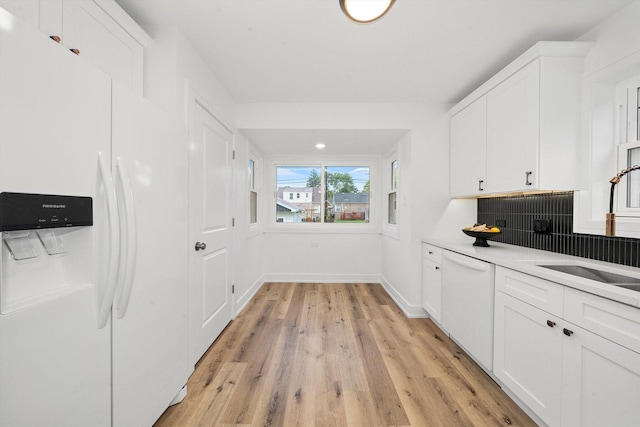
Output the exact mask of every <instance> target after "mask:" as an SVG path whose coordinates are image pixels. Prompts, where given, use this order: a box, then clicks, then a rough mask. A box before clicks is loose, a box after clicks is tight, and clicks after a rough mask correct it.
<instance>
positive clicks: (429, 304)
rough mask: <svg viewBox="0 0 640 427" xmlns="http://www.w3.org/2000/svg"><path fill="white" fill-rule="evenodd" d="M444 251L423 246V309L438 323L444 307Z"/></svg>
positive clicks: (435, 247) (431, 246) (434, 247)
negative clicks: (442, 266) (442, 264)
mask: <svg viewBox="0 0 640 427" xmlns="http://www.w3.org/2000/svg"><path fill="white" fill-rule="evenodd" d="M441 263H442V249H441V248H439V247H437V246H433V245H429V244H426V243H425V244H423V245H422V308H424V309H425V311H426V312H427V313H429V316H430V317H431V319H433V320H435V321H436V322H438V323H441V322H442V319H441V306H442V269H441Z"/></svg>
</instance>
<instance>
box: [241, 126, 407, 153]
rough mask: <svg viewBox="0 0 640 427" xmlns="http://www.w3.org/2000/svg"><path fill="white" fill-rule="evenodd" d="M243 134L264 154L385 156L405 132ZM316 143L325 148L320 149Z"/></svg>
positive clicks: (265, 131) (270, 131)
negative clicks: (321, 144) (323, 145)
mask: <svg viewBox="0 0 640 427" xmlns="http://www.w3.org/2000/svg"><path fill="white" fill-rule="evenodd" d="M242 133H243V134H244V135H245V136H246V137H247V138H249V140H250V141H252V142H254V143H255V144H256V145H258V147H259V148H260V149H261V150H262V151H263V152H264V153H265V154H283V153H286V154H290V155H308V154H310V153H314V154H315V153H318V154H322V155H329V156H331V155H355V154H372V155H381V154H387V152H388V151H389V150H390V149H391V146H392V144H393V143H394V142H396V141H398V139H400V138H401V137H402V135H404V134H405V133H407V130H400V129H375V130H372V129H331V130H329V129H321V130H319V129H315V130H307V129H304V130H298V129H243V130H242ZM318 143H323V144H325V145H326V147H325V148H323V149H322V150H318V149H317V148H315V145H316V144H318Z"/></svg>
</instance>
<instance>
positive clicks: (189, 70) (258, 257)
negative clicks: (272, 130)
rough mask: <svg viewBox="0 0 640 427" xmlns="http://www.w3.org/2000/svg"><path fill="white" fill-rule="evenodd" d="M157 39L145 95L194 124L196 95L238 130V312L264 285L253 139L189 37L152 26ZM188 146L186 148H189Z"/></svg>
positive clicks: (235, 245)
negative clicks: (253, 211) (254, 204)
mask: <svg viewBox="0 0 640 427" xmlns="http://www.w3.org/2000/svg"><path fill="white" fill-rule="evenodd" d="M145 30H146V31H147V32H148V34H149V35H150V36H151V37H152V39H153V40H152V42H151V43H150V45H149V46H148V48H147V49H146V51H145V86H144V95H145V97H147V98H148V99H150V100H151V101H153V102H155V103H157V104H158V105H160V106H162V107H163V108H165V109H166V110H168V111H170V112H173V113H174V114H175V115H176V116H177V117H179V118H181V119H182V120H184V122H185V123H186V124H189V123H190V119H189V108H190V104H191V99H190V96H191V95H193V93H195V94H197V95H198V97H199V99H201V100H204V102H205V103H206V104H207V107H208V108H209V109H210V110H211V111H213V112H214V113H215V114H216V116H217V118H218V119H219V120H220V121H221V122H222V123H223V124H224V125H225V126H226V127H228V128H229V129H230V130H231V131H232V133H233V134H234V148H235V150H236V160H235V162H234V174H233V205H234V208H233V209H234V218H235V219H236V226H235V227H234V230H233V231H234V232H233V251H234V255H233V262H234V284H235V295H234V302H235V305H234V310H235V313H234V314H237V313H238V312H239V311H240V310H241V309H242V307H244V305H245V304H246V303H247V302H248V301H249V299H251V297H252V296H253V294H254V293H255V291H256V290H257V289H258V288H259V287H260V285H262V271H263V252H264V251H263V238H262V233H261V232H260V231H258V232H256V230H255V229H254V230H251V227H250V225H249V216H248V212H249V207H248V175H247V165H248V161H249V150H250V148H251V146H250V143H249V141H247V139H246V138H244V136H243V135H241V134H240V133H239V132H237V130H236V129H235V112H236V110H235V107H236V106H235V102H234V101H233V98H232V97H231V95H230V94H229V93H228V92H227V90H226V89H225V88H224V86H223V85H222V84H221V83H220V81H219V80H218V78H217V77H216V76H215V70H211V69H210V68H209V67H208V66H207V64H205V63H204V61H203V60H202V58H201V57H200V55H199V54H198V53H197V52H196V51H195V50H194V49H193V47H192V46H191V45H190V43H189V42H188V41H187V40H186V39H185V37H184V36H183V35H182V34H181V33H180V32H179V31H178V30H177V29H176V28H175V27H173V26H148V27H145ZM186 149H187V147H185V150H186Z"/></svg>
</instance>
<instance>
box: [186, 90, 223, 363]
mask: <svg viewBox="0 0 640 427" xmlns="http://www.w3.org/2000/svg"><path fill="white" fill-rule="evenodd" d="M189 155H190V159H189V175H190V185H189V189H190V190H189V212H190V235H191V237H192V241H191V243H190V244H191V252H190V254H191V255H190V257H189V258H190V270H191V271H190V273H191V274H190V280H189V281H190V283H189V288H190V299H189V303H190V304H189V311H190V315H189V316H190V320H191V325H190V344H189V347H190V356H191V361H192V362H193V363H196V362H197V361H198V359H200V357H201V356H202V354H203V353H204V352H205V351H206V350H207V348H209V346H210V345H211V343H212V342H213V341H214V340H215V339H216V338H217V337H218V335H219V334H220V332H222V330H223V329H224V327H225V326H226V325H227V324H228V323H229V322H230V321H231V318H232V302H231V285H232V269H231V265H232V264H231V237H232V236H231V230H232V228H231V227H232V224H231V221H232V218H231V176H232V175H231V173H232V164H231V162H232V156H233V134H232V133H231V132H230V131H229V129H227V128H226V127H225V126H224V125H223V124H222V123H220V121H218V120H217V119H216V118H215V117H214V116H213V114H211V112H209V111H208V110H207V109H206V108H205V107H204V106H203V105H202V104H200V103H199V102H198V101H197V100H194V101H193V104H192V122H191V147H190V154H189Z"/></svg>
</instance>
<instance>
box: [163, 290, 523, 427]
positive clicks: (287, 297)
mask: <svg viewBox="0 0 640 427" xmlns="http://www.w3.org/2000/svg"><path fill="white" fill-rule="evenodd" d="M484 425H491V426H496V425H521V426H532V425H535V424H534V423H533V422H532V421H531V419H530V418H529V417H527V415H526V414H525V413H524V412H523V411H522V410H521V409H520V408H518V406H517V405H516V404H515V403H513V402H512V401H511V400H510V399H509V398H508V397H507V396H506V395H505V394H504V393H503V392H502V390H501V389H500V387H498V385H497V384H496V383H494V382H493V381H492V380H491V378H489V377H488V376H487V375H486V374H485V373H484V372H483V371H482V370H481V369H480V368H479V367H478V366H477V365H476V364H475V363H474V362H473V361H472V360H471V359H470V358H469V357H468V356H467V355H466V354H465V353H464V352H463V351H462V350H460V348H459V347H458V346H457V345H456V344H455V343H453V342H452V341H451V340H450V339H449V338H447V337H446V336H445V335H444V334H443V333H442V332H441V331H440V329H438V328H437V327H436V326H435V325H434V324H433V323H432V322H431V321H430V320H428V319H408V318H406V317H405V315H404V314H403V313H402V311H401V310H400V309H399V308H398V307H397V306H396V304H395V303H394V302H393V301H392V300H391V298H390V297H389V296H388V295H387V294H386V292H385V291H384V289H383V288H382V287H381V286H380V285H378V284H291V283H266V284H264V285H263V286H262V288H261V289H260V291H259V292H258V293H257V295H256V296H255V297H254V298H253V299H252V300H251V301H250V303H249V304H248V306H247V307H246V308H245V309H244V310H243V312H242V313H241V314H240V315H239V316H238V317H237V318H236V319H235V320H234V321H233V322H232V323H231V324H230V325H229V326H228V327H227V328H226V329H225V331H224V332H223V333H222V334H221V335H220V337H219V338H218V339H217V340H216V342H215V343H214V344H213V345H212V346H211V348H209V350H208V351H207V353H205V355H204V356H203V357H202V359H201V360H200V362H199V363H198V365H197V366H196V370H195V372H194V374H193V375H192V376H191V378H190V379H189V382H188V394H187V397H186V398H185V400H184V401H183V402H182V403H180V404H178V405H175V406H172V407H170V408H169V409H167V411H166V412H165V413H164V414H163V415H162V417H161V418H160V419H159V420H158V421H157V422H156V424H155V426H156V427H165V426H171V427H173V426H287V427H288V426H305V427H308V426H318V427H320V426H322V427H325V426H363V427H364V426H366V427H370V426H484Z"/></svg>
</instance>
